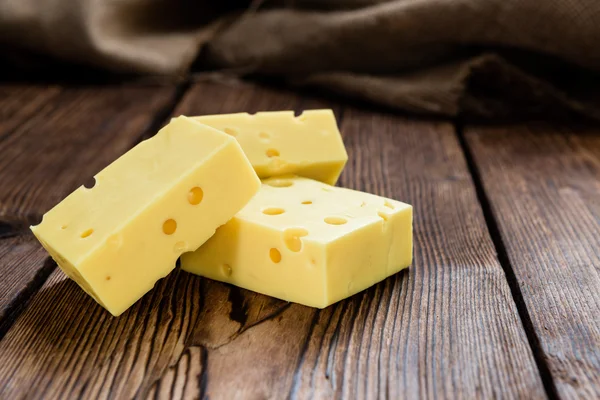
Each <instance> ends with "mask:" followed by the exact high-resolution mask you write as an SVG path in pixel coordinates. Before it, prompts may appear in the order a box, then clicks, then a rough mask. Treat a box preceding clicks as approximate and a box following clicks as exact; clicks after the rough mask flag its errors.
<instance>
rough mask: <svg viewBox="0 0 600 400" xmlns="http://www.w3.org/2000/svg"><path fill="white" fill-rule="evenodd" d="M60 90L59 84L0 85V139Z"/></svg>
mask: <svg viewBox="0 0 600 400" xmlns="http://www.w3.org/2000/svg"><path fill="white" fill-rule="evenodd" d="M60 92H61V88H60V87H59V86H46V85H37V86H36V85H25V84H8V85H7V84H3V85H0V140H2V138H3V137H4V136H6V135H8V134H9V133H10V132H12V131H13V130H14V129H15V128H16V127H18V126H19V125H20V124H22V123H23V122H25V121H26V120H27V119H29V118H31V117H33V116H34V115H35V113H37V112H38V110H39V109H40V108H42V107H44V106H46V105H47V104H48V103H49V102H50V101H51V100H52V99H53V98H54V97H55V96H57V95H58V94H59V93H60Z"/></svg>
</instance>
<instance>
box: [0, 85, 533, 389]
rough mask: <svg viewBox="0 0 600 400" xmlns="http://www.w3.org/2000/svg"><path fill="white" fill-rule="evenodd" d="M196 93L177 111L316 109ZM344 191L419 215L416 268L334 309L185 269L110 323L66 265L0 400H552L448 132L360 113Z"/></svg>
mask: <svg viewBox="0 0 600 400" xmlns="http://www.w3.org/2000/svg"><path fill="white" fill-rule="evenodd" d="M327 104H328V103H327V102H326V101H314V100H310V99H309V100H306V99H303V98H300V97H299V96H296V95H290V94H287V93H284V92H278V91H274V90H271V89H262V88H259V87H256V86H252V85H247V84H218V83H199V84H197V85H194V86H193V87H192V89H191V90H190V91H189V93H188V95H186V97H185V98H184V100H183V101H182V103H181V105H180V107H178V109H177V110H176V112H175V115H178V114H188V115H191V114H208V113H214V112H236V111H251V112H252V111H258V110H278V109H296V110H297V109H298V108H299V107H302V108H314V107H313V106H315V107H319V106H326V105H327ZM336 111H337V112H338V115H344V117H343V121H342V128H343V132H344V137H345V141H346V143H347V145H348V150H349V154H350V156H351V157H352V161H351V162H350V163H349V165H348V168H347V170H346V171H345V172H344V175H343V179H342V183H343V184H344V185H345V186H349V187H354V188H358V189H366V190H369V191H372V192H374V193H378V194H383V195H388V196H391V197H394V198H398V199H401V200H405V201H408V202H411V203H412V204H414V205H415V210H416V215H415V217H416V218H415V242H416V247H415V263H414V265H413V266H412V267H411V269H410V271H409V272H404V273H401V274H398V275H396V276H394V277H391V278H390V279H388V280H386V281H385V282H383V283H381V284H379V285H376V286H375V287H373V288H371V289H369V290H367V291H365V292H363V293H361V294H358V295H356V296H353V297H352V298H351V299H348V300H346V301H343V302H340V303H338V304H336V305H334V306H332V307H329V308H327V309H325V310H322V311H319V310H315V309H312V308H308V307H303V306H299V305H296V304H288V303H285V302H281V301H278V300H275V299H272V298H269V297H266V296H262V295H258V294H255V293H252V292H249V291H246V290H241V289H238V288H235V287H232V286H228V285H224V284H221V283H217V282H213V281H210V280H207V279H202V278H199V277H195V276H193V275H190V274H187V273H184V272H181V271H179V270H177V271H175V272H174V273H173V274H171V275H170V276H169V277H168V278H166V279H165V280H163V281H161V282H159V283H158V284H157V285H156V287H155V289H154V290H153V291H152V292H150V293H149V294H148V295H147V296H145V297H144V298H143V299H142V301H140V302H138V303H137V304H136V305H134V307H132V309H130V310H129V311H127V312H126V313H124V314H123V315H122V316H121V317H120V318H117V319H115V318H112V317H110V316H109V315H108V314H107V313H106V312H105V311H103V310H102V309H101V308H100V307H99V306H97V305H96V304H95V303H94V302H93V301H92V300H91V299H89V298H87V297H86V296H85V295H84V294H83V292H82V291H80V290H79V289H78V288H77V287H76V286H75V285H74V284H73V283H72V282H70V281H68V280H65V278H64V276H63V275H62V273H60V272H59V271H56V272H55V273H54V274H53V275H52V276H51V278H50V279H49V281H48V282H47V283H46V285H45V286H44V287H43V289H42V290H41V291H40V292H39V293H38V294H37V295H36V296H35V297H34V298H33V299H32V301H31V304H30V306H29V307H28V308H27V309H26V310H25V312H24V313H23V314H22V316H21V317H20V318H19V319H18V320H17V321H16V323H15V324H14V326H13V327H12V328H11V330H10V331H9V332H8V333H7V334H6V336H5V338H4V339H3V340H2V341H1V342H0V397H2V398H13V397H19V396H27V395H33V394H38V395H39V394H40V393H43V394H44V395H46V396H48V397H51V398H52V397H62V398H65V397H67V398H70V397H84V398H88V397H92V398H94V397H111V398H122V397H123V398H128V397H132V396H139V397H147V396H169V397H175V398H186V397H190V396H191V397H200V398H204V397H207V398H236V397H237V398H241V397H244V398H286V397H293V398H305V397H319V398H329V397H333V396H335V397H341V396H345V397H348V398H354V397H359V398H362V397H377V396H379V397H386V396H387V397H389V398H399V397H410V398H412V397H434V396H443V397H464V398H470V397H527V398H543V397H545V393H544V389H543V387H542V384H541V381H540V377H539V375H538V372H537V368H536V366H535V364H534V360H533V357H532V354H531V351H530V349H529V347H528V344H527V339H526V336H525V333H524V331H523V329H522V327H521V324H520V321H519V317H518V315H517V313H516V309H515V305H514V302H513V300H512V298H511V294H510V290H509V288H508V285H507V283H506V280H505V277H504V273H503V271H502V270H501V268H500V266H499V263H498V261H497V260H496V258H495V254H494V248H493V245H492V242H491V240H490V237H489V235H488V233H487V229H486V227H485V222H484V220H483V217H482V213H481V210H480V209H479V206H478V203H477V199H476V196H475V192H474V189H473V185H472V182H471V180H470V177H469V174H468V172H467V168H466V165H465V162H464V159H463V156H462V153H461V150H460V148H459V145H458V143H457V140H456V136H455V134H454V132H453V129H452V127H451V125H449V124H446V123H438V124H431V123H427V122H412V121H408V120H405V119H402V118H398V117H392V116H389V115H381V114H373V113H367V112H361V111H357V110H349V111H344V112H341V113H340V109H339V108H337V110H336Z"/></svg>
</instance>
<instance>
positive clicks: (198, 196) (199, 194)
mask: <svg viewBox="0 0 600 400" xmlns="http://www.w3.org/2000/svg"><path fill="white" fill-rule="evenodd" d="M203 197H204V192H203V191H202V189H201V188H199V187H198V186H196V187H194V188H192V189H191V190H190V191H189V192H188V201H189V203H190V204H191V205H193V206H196V205H198V204H200V202H201V201H202V198H203Z"/></svg>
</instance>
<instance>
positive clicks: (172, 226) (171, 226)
mask: <svg viewBox="0 0 600 400" xmlns="http://www.w3.org/2000/svg"><path fill="white" fill-rule="evenodd" d="M162 229H163V232H164V233H165V235H172V234H174V233H175V231H176V230H177V222H175V220H174V219H168V220H166V221H165V222H163V228H162Z"/></svg>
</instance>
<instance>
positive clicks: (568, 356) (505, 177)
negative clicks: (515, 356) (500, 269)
mask: <svg viewBox="0 0 600 400" xmlns="http://www.w3.org/2000/svg"><path fill="white" fill-rule="evenodd" d="M466 139H467V142H468V145H469V146H470V148H471V149H472V153H473V155H474V160H475V162H476V165H477V168H478V169H479V171H480V174H481V178H482V180H483V186H484V189H485V192H486V193H487V196H488V197H489V202H490V205H491V210H492V213H493V215H494V217H495V219H496V220H497V221H498V226H499V230H500V234H501V238H502V241H503V243H504V245H505V247H506V253H507V255H508V259H509V261H510V265H511V267H512V270H513V271H514V275H515V276H516V281H517V283H518V286H519V288H520V291H521V293H522V296H523V299H524V302H525V305H526V306H527V310H528V312H529V315H530V317H531V322H532V325H533V329H534V330H535V335H536V336H537V337H538V338H539V342H540V346H541V353H542V356H543V357H544V359H545V362H546V363H547V365H548V367H549V369H550V373H551V375H552V378H553V379H554V382H555V384H556V388H557V391H558V394H559V395H560V396H562V397H564V398H585V399H592V398H600V179H599V177H600V136H598V129H597V128H579V129H577V128H566V127H551V126H548V125H543V124H537V125H530V126H508V127H496V128H491V127H472V128H468V129H466Z"/></svg>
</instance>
